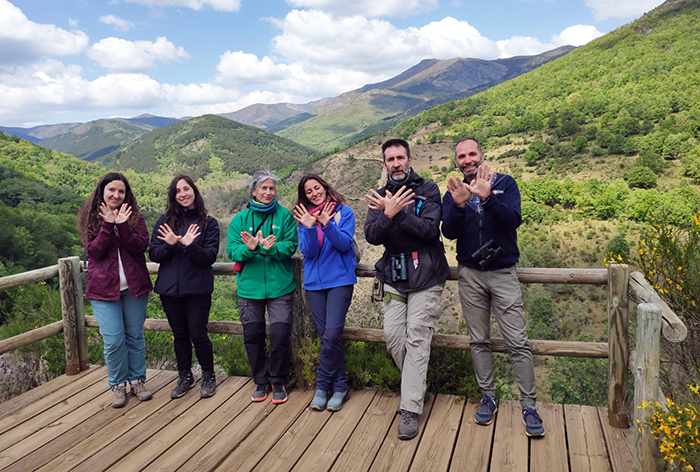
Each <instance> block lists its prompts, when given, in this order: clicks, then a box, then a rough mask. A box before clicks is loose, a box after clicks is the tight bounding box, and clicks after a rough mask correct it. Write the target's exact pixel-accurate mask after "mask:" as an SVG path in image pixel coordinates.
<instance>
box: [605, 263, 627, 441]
mask: <svg viewBox="0 0 700 472" xmlns="http://www.w3.org/2000/svg"><path fill="white" fill-rule="evenodd" d="M608 349H609V354H608V422H609V423H610V426H613V427H615V428H628V427H629V416H628V413H627V379H628V374H627V369H628V363H629V355H630V353H629V266H627V265H626V264H619V265H618V264H611V265H610V267H608Z"/></svg>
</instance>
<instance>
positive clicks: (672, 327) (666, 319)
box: [630, 271, 688, 343]
mask: <svg viewBox="0 0 700 472" xmlns="http://www.w3.org/2000/svg"><path fill="white" fill-rule="evenodd" d="M630 294H631V295H632V299H633V300H634V301H635V302H637V303H653V304H654V305H657V306H658V307H659V308H660V309H661V317H662V320H663V323H662V325H661V332H662V333H663V335H664V337H665V338H666V339H668V340H669V341H671V342H672V343H679V342H681V341H683V340H685V338H686V337H687V336H688V328H687V327H686V326H685V324H684V323H683V321H681V319H680V318H679V317H678V315H676V313H675V312H674V311H673V310H671V307H670V306H668V305H667V304H666V302H665V301H663V299H662V298H661V297H659V295H658V294H657V293H656V290H654V288H653V287H652V286H651V285H649V282H647V281H646V279H645V278H644V275H643V274H642V273H641V272H638V271H635V272H632V274H631V275H630Z"/></svg>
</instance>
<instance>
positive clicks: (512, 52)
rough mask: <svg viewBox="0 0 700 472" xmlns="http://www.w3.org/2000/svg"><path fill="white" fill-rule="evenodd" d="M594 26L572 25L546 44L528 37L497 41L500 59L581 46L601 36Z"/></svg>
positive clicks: (514, 37)
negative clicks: (563, 47) (562, 47)
mask: <svg viewBox="0 0 700 472" xmlns="http://www.w3.org/2000/svg"><path fill="white" fill-rule="evenodd" d="M602 35H603V33H601V32H600V31H598V29H597V28H596V27H595V26H591V25H574V26H569V27H568V28H565V29H564V30H563V31H562V32H561V33H559V34H555V35H553V36H552V39H551V40H550V41H548V42H544V43H543V42H542V41H540V40H539V39H536V38H531V37H529V36H513V37H511V38H508V39H504V40H502V41H498V48H499V49H500V50H501V54H500V57H501V58H505V57H513V56H531V55H535V54H541V53H543V52H546V51H550V50H552V49H554V48H558V47H559V46H583V45H584V44H586V43H588V42H590V41H593V40H594V39H595V38H598V37H599V36H602Z"/></svg>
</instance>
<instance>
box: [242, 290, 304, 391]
mask: <svg viewBox="0 0 700 472" xmlns="http://www.w3.org/2000/svg"><path fill="white" fill-rule="evenodd" d="M265 307H267V316H268V318H270V356H269V358H268V355H267V347H266V345H265ZM238 316H239V318H240V319H241V324H242V325H243V344H245V350H246V353H247V354H248V362H249V363H250V372H251V374H252V376H253V381H254V382H255V383H256V384H257V385H262V384H265V383H267V382H271V383H281V384H284V383H287V377H288V376H289V365H290V360H289V335H290V333H291V327H292V294H291V293H288V294H287V295H282V296H281V297H278V298H268V299H265V300H253V299H250V298H239V299H238Z"/></svg>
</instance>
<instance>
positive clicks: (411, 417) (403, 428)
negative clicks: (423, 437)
mask: <svg viewBox="0 0 700 472" xmlns="http://www.w3.org/2000/svg"><path fill="white" fill-rule="evenodd" d="M417 435H418V413H413V412H411V411H406V410H401V421H400V422H399V439H413V438H415V437H416V436H417Z"/></svg>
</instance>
